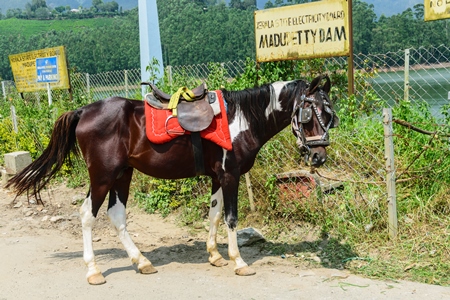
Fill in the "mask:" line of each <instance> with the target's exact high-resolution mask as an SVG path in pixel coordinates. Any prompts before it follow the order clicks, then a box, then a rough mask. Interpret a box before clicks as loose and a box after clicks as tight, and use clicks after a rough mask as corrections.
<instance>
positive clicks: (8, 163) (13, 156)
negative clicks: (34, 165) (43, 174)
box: [4, 151, 31, 175]
mask: <svg viewBox="0 0 450 300" xmlns="http://www.w3.org/2000/svg"><path fill="white" fill-rule="evenodd" d="M4 158H5V169H6V173H7V174H10V175H15V174H17V173H19V172H20V171H22V170H23V169H24V168H25V167H26V166H28V165H29V164H31V155H30V152H28V151H16V152H11V153H6V154H5V156H4Z"/></svg>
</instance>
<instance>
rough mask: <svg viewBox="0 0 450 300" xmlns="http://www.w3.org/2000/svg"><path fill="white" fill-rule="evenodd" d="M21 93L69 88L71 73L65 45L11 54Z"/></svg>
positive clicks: (12, 66) (17, 84) (15, 79)
mask: <svg viewBox="0 0 450 300" xmlns="http://www.w3.org/2000/svg"><path fill="white" fill-rule="evenodd" d="M9 62H10V64H11V68H12V71H13V75H14V81H15V83H16V88H17V90H18V91H19V93H24V92H34V91H39V90H46V89H47V86H48V84H50V86H51V89H69V88H70V84H69V74H68V72H67V61H66V54H65V50H64V46H59V47H54V48H46V49H41V50H35V51H30V52H24V53H19V54H13V55H10V56H9Z"/></svg>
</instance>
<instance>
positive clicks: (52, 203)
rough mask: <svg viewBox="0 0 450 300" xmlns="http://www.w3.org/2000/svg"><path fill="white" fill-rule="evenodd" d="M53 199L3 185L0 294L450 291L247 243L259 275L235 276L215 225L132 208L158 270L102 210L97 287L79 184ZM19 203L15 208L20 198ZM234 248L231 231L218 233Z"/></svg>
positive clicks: (374, 295) (405, 295)
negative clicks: (215, 260) (131, 251)
mask: <svg viewBox="0 0 450 300" xmlns="http://www.w3.org/2000/svg"><path fill="white" fill-rule="evenodd" d="M42 196H43V199H44V200H45V201H47V205H46V206H45V207H44V208H42V207H39V206H36V205H28V204H27V201H26V199H25V198H20V199H18V201H19V202H18V203H16V204H15V205H9V204H10V203H11V202H12V201H13V196H12V195H11V194H9V193H8V192H7V191H6V190H4V189H1V188H0V208H1V209H0V300H6V299H8V300H12V299H14V300H17V299H108V300H113V299H121V300H123V299H130V298H131V297H133V298H134V299H271V300H273V299H308V300H311V299H364V300H368V299H408V300H414V299H429V300H431V299H450V288H446V287H439V286H431V285H424V284H418V283H412V282H404V281H400V282H392V281H377V280H371V279H367V278H362V277H358V276H354V275H351V274H349V273H347V272H345V271H339V270H334V269H326V268H322V269H309V268H302V267H298V266H295V265H294V264H292V263H291V262H289V261H288V260H284V259H282V258H281V257H278V256H271V255H270V254H268V253H264V252H261V251H260V248H259V247H256V246H255V247H243V248H242V249H241V252H242V256H243V257H244V259H245V260H246V261H247V262H248V263H249V264H251V265H252V266H253V268H254V269H255V270H256V271H257V274H256V275H255V276H251V277H239V276H236V275H234V272H233V266H232V265H229V266H226V267H223V268H216V267H213V266H211V265H210V264H209V263H208V261H207V253H206V247H205V239H206V236H207V232H206V231H205V230H198V231H197V232H192V230H189V229H188V228H180V227H177V226H176V225H175V222H174V221H173V220H170V219H162V218H161V217H159V216H157V215H147V214H144V213H142V212H140V211H139V210H138V209H136V208H134V209H133V208H131V209H130V212H129V216H128V229H129V231H130V233H131V235H132V236H134V240H135V242H136V244H137V246H138V247H139V248H140V249H141V251H142V252H143V254H144V255H145V256H146V257H147V258H149V259H150V260H151V261H152V263H153V264H154V265H155V267H156V268H157V269H158V271H159V272H158V273H157V274H153V275H141V274H139V273H138V272H137V270H136V268H135V267H133V266H131V264H130V261H129V259H128V257H127V255H126V252H125V251H124V250H123V247H122V245H121V243H120V241H119V240H118V238H117V236H116V234H115V231H114V230H113V229H112V228H111V227H110V225H109V222H108V221H107V219H106V217H105V212H104V211H102V213H101V216H100V218H99V220H98V221H97V224H96V227H95V229H94V240H95V241H96V242H95V243H94V250H95V253H96V257H97V262H98V264H99V267H100V268H101V269H102V271H103V274H104V275H105V277H106V280H107V283H106V284H104V285H101V286H90V285H89V284H88V283H87V281H86V279H85V274H86V268H85V266H84V262H83V258H82V251H83V246H82V240H81V228H80V221H79V216H78V207H79V205H76V204H72V201H73V197H74V196H75V197H78V198H80V197H81V196H80V192H79V191H75V190H70V189H67V188H64V187H58V188H56V189H53V191H52V192H51V193H47V192H46V193H43V195H42ZM12 206H15V207H12ZM218 242H219V244H220V251H221V253H222V254H223V255H224V257H225V258H227V256H226V252H227V251H226V242H227V241H226V239H225V238H224V237H223V236H221V237H220V238H219V240H218Z"/></svg>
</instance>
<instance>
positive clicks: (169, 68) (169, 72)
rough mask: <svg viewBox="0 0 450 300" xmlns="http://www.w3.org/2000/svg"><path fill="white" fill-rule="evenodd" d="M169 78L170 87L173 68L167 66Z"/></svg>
mask: <svg viewBox="0 0 450 300" xmlns="http://www.w3.org/2000/svg"><path fill="white" fill-rule="evenodd" d="M166 70H167V78H169V85H172V66H167V68H166Z"/></svg>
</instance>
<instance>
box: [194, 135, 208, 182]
mask: <svg viewBox="0 0 450 300" xmlns="http://www.w3.org/2000/svg"><path fill="white" fill-rule="evenodd" d="M191 142H192V149H193V150H194V162H195V175H197V176H198V175H204V174H205V164H204V162H203V147H202V138H201V137H200V132H191Z"/></svg>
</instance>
